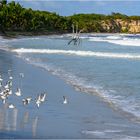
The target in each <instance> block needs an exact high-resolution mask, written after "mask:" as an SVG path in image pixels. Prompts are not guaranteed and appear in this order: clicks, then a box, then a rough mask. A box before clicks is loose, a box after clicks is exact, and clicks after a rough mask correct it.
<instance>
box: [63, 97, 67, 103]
mask: <svg viewBox="0 0 140 140" xmlns="http://www.w3.org/2000/svg"><path fill="white" fill-rule="evenodd" d="M63 99H64V100H63V104H67V103H68V100H67V98H66V97H65V96H63Z"/></svg>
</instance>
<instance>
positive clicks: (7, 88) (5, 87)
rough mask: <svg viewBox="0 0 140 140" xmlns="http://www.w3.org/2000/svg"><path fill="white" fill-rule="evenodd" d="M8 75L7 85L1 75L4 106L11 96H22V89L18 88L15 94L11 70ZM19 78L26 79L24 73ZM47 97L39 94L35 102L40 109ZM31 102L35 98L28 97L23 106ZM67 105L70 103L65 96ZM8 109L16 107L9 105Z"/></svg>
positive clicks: (1, 95)
mask: <svg viewBox="0 0 140 140" xmlns="http://www.w3.org/2000/svg"><path fill="white" fill-rule="evenodd" d="M8 75H9V78H8V81H7V82H6V83H4V80H3V78H2V75H1V74H0V100H1V101H2V103H3V104H6V103H8V98H9V97H10V96H13V95H14V96H18V97H20V96H22V92H21V88H20V87H18V88H17V90H16V92H14V93H13V91H12V85H13V77H12V75H11V70H8ZM19 76H20V77H21V78H24V74H23V73H20V74H19ZM46 95H47V93H41V94H38V96H37V97H36V99H35V100H34V101H35V103H36V105H37V107H38V108H39V107H40V104H42V103H43V102H45V100H46ZM31 101H33V98H31V97H26V98H24V99H22V103H23V105H28V104H30V102H31ZM67 103H68V100H67V98H66V97H65V96H63V104H67ZM8 108H11V109H13V108H16V106H15V105H14V104H11V103H10V104H9V103H8Z"/></svg>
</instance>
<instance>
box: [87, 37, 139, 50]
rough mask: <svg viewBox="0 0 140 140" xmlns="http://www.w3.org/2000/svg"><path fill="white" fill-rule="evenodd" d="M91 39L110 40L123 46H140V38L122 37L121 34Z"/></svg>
mask: <svg viewBox="0 0 140 140" xmlns="http://www.w3.org/2000/svg"><path fill="white" fill-rule="evenodd" d="M89 41H97V42H98V41H99V42H108V43H113V44H118V45H123V46H139V47H140V39H137V38H135V39H132V38H127V37H120V36H108V37H106V38H103V37H92V38H89Z"/></svg>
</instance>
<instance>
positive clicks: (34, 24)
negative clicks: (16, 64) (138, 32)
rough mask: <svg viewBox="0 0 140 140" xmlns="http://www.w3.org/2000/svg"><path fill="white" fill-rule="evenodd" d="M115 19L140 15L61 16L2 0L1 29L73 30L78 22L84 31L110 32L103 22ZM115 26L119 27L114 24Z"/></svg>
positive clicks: (136, 18) (134, 18)
mask: <svg viewBox="0 0 140 140" xmlns="http://www.w3.org/2000/svg"><path fill="white" fill-rule="evenodd" d="M115 19H122V20H140V16H127V15H124V14H120V13H112V14H111V15H103V14H74V15H72V16H67V17H66V16H60V15H58V14H56V13H52V12H48V11H39V10H32V9H31V8H29V9H26V8H24V7H22V6H21V5H20V4H19V3H16V2H14V1H12V2H10V3H7V0H0V31H2V32H5V31H20V32H22V31H26V32H36V31H37V32H38V31H40V32H41V31H45V32H62V33H67V32H71V31H72V27H71V26H72V24H73V23H74V24H78V26H79V30H80V29H83V31H84V32H109V31H111V30H108V29H105V28H103V27H102V24H101V23H103V22H104V23H106V24H108V21H109V22H113V20H115ZM113 28H118V27H117V25H114V27H113Z"/></svg>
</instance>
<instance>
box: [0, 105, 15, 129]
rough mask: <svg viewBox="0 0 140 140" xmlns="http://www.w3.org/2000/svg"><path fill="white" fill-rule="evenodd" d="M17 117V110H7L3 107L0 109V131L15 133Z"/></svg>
mask: <svg viewBox="0 0 140 140" xmlns="http://www.w3.org/2000/svg"><path fill="white" fill-rule="evenodd" d="M17 117H18V110H17V109H13V110H9V109H6V108H5V107H3V108H0V130H7V131H16V130H17Z"/></svg>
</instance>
